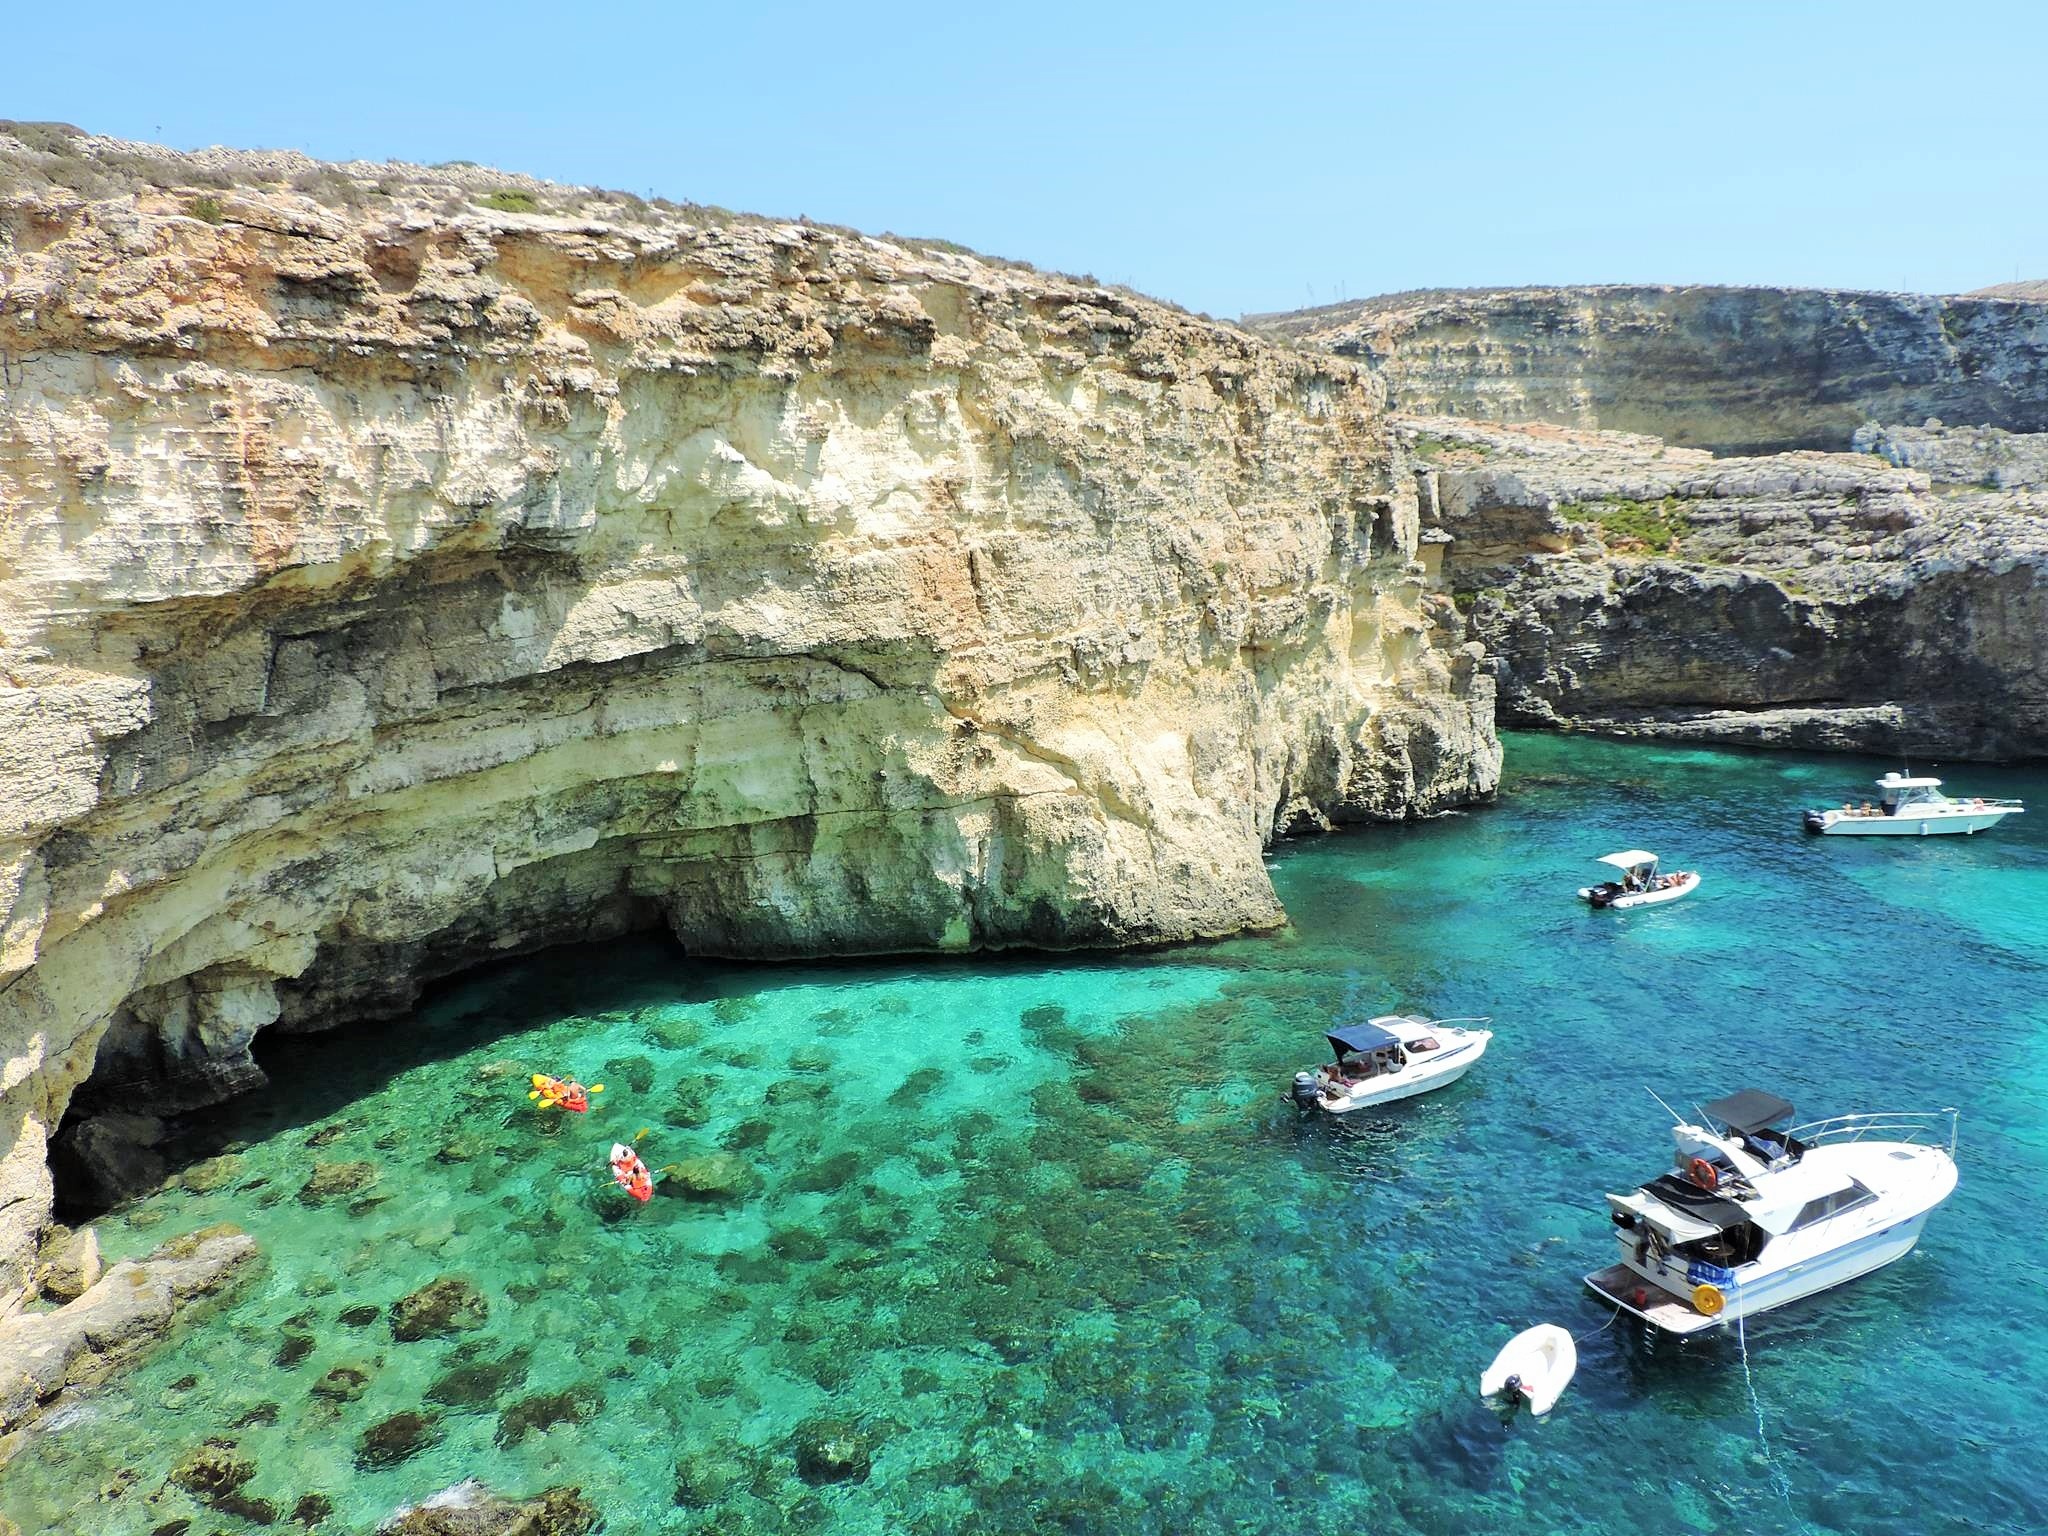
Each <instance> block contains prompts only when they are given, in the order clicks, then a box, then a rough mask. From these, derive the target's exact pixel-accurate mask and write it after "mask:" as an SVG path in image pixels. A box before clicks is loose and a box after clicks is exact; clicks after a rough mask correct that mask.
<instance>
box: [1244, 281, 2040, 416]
mask: <svg viewBox="0 0 2048 1536" xmlns="http://www.w3.org/2000/svg"><path fill="white" fill-rule="evenodd" d="M1246 323H1247V324H1248V325H1250V326H1252V327H1253V328H1254V329H1256V330H1258V331H1260V332H1261V333H1262V334H1266V335H1270V336H1273V337H1275V338H1278V339H1283V340H1289V341H1293V342H1296V343H1298V344H1300V345H1302V346H1306V347H1312V348H1318V349H1322V350H1327V351H1332V352H1335V353H1337V354H1339V355H1341V356H1346V357H1355V358H1358V359H1360V360H1362V361H1365V362H1367V363H1369V364H1370V365H1371V366H1372V367H1373V369H1374V370H1375V371H1376V372H1377V373H1378V374H1379V375H1380V376H1381V377H1382V378H1383V379H1384V380H1385V382H1386V385H1387V389H1388V392H1389V397H1390V399H1391V401H1392V403H1393V405H1394V407H1395V408H1396V409H1398V410H1401V411H1405V412H1410V413H1413V414H1416V415H1443V416H1458V417H1465V418H1469V419H1473V420H1480V421H1499V422H1515V421H1544V422H1553V423H1558V424H1562V425H1567V426H1579V427H1596V428H1602V429H1606V430H1610V431H1620V432H1630V433H1649V434H1653V435H1656V436H1660V437H1663V438H1665V439H1666V440H1668V441H1669V442H1671V443H1673V444H1682V445H1687V446H1696V447H1705V448H1713V449H1717V450H1719V451H1722V452H1727V453H1769V452H1777V451H1781V450H1786V449H1797V448H1828V449H1842V448H1847V447H1848V446H1849V440H1850V436H1851V434H1852V433H1853V432H1854V431H1855V430H1856V429H1857V428H1858V427H1859V426H1861V425H1863V424H1864V423H1865V422H1866V421H1870V420H1873V419H1875V420H1879V421H1886V422H1919V421H1922V420H1924V419H1925V418H1927V417H1929V416H1933V417H1938V418H1940V419H1942V420H1944V421H1950V422H1966V423H1969V424H1971V425H1973V426H1993V427H2003V428H2007V429H2009V430H2013V431H2020V432H2043V431H2048V303H2044V302H2042V301H2041V300H2040V298H2039V297H2038V296H2035V297H2031V298H2030V297H2027V296H2024V295H2023V294H2020V295H2015V296H2003V295H1995V294H1994V295H1984V296H1976V295H1973V296H1966V297H1961V298H1943V297H1932V296H1927V295H1920V294H1898V293H1846V292H1841V291H1837V290H1832V289H1802V288H1715V287H1622V286H1589V287H1575V288H1511V289H1492V290H1485V289H1482V290H1472V291H1467V292H1436V293H1422V294H1395V295H1391V296H1388V297H1385V298H1378V299H1367V300H1363V301H1360V302H1357V303H1352V304H1340V305H1334V306H1330V307H1327V308H1323V309H1312V310H1302V311H1299V312H1296V313H1293V314H1282V315H1255V316H1251V317H1248V319H1247V322H1246Z"/></svg>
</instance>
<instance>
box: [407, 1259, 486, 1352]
mask: <svg viewBox="0 0 2048 1536" xmlns="http://www.w3.org/2000/svg"><path fill="white" fill-rule="evenodd" d="M490 1315H491V1308H490V1304H489V1303H488V1302H487V1301H485V1300H484V1298H483V1294H482V1293H481V1292H480V1291H478V1290H477V1288H476V1287H475V1286H474V1285H472V1284H470V1282H469V1281H467V1280H465V1279H463V1278H462V1277H461V1276H460V1275H443V1276H442V1277H441V1278H440V1279H438V1280H432V1281H429V1282H428V1283H427V1284H425V1285H423V1286H421V1287H420V1288H419V1289H418V1290H416V1291H414V1292H413V1293H412V1294H411V1295H409V1296H401V1297H400V1298H399V1299H398V1300H397V1301H395V1302H393V1303H392V1304H391V1337H392V1338H394V1339H396V1340H398V1342H399V1343H401V1344H412V1343H416V1342H417V1341H419V1340H421V1339H433V1338H441V1337H444V1336H446V1335H448V1334H451V1333H466V1332H469V1331H470V1330H472V1329H476V1328H481V1327H483V1325H484V1323H485V1322H486V1321H488V1319H489V1318H490Z"/></svg>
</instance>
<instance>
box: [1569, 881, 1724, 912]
mask: <svg viewBox="0 0 2048 1536" xmlns="http://www.w3.org/2000/svg"><path fill="white" fill-rule="evenodd" d="M1699 888H1700V877H1699V876H1698V875H1697V874H1693V873H1688V874H1687V875H1686V877H1685V878H1684V879H1683V880H1682V881H1680V882H1679V883H1678V884H1677V885H1667V886H1666V887H1664V889H1663V890H1661V891H1631V892H1630V893H1629V894H1628V895H1626V896H1616V897H1614V898H1613V899H1612V900H1608V901H1600V900H1597V899H1596V898H1595V893H1596V892H1598V891H1601V890H1603V889H1605V887H1603V886H1598V885H1589V886H1585V887H1583V888H1582V889H1581V890H1580V891H1579V899H1580V900H1581V901H1586V902H1591V903H1592V904H1593V906H1594V908H1595V909H1606V908H1612V909H1613V910H1614V911H1617V912H1626V911H1628V910H1629V909H1630V908H1632V907H1654V906H1659V905H1661V904H1662V903H1664V902H1667V901H1676V900H1678V898H1679V897H1681V896H1690V895H1691V894H1692V893H1693V892H1694V891H1696V890H1698V889H1699Z"/></svg>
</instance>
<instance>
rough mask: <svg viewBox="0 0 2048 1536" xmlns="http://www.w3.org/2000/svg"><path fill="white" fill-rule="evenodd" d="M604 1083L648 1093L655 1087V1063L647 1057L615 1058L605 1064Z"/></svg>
mask: <svg viewBox="0 0 2048 1536" xmlns="http://www.w3.org/2000/svg"><path fill="white" fill-rule="evenodd" d="M603 1081H605V1082H607V1083H624V1084H625V1085H626V1086H627V1087H628V1088H630V1089H632V1090H633V1091H634V1092H635V1093H646V1092H648V1091H649V1090H650V1089H652V1088H653V1087H654V1063H653V1062H652V1061H651V1060H649V1059H648V1058H647V1057H645V1056H614V1057H613V1058H612V1059H611V1060H610V1061H608V1062H606V1063H605V1064H604V1078H603Z"/></svg>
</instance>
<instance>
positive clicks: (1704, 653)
mask: <svg viewBox="0 0 2048 1536" xmlns="http://www.w3.org/2000/svg"><path fill="white" fill-rule="evenodd" d="M1402 428H1403V430H1404V432H1405V434H1406V435H1407V436H1408V437H1409V438H1410V440H1411V441H1412V443H1413V444H1414V445H1415V447H1416V449H1417V452H1418V464H1419V466H1420V467H1419V469H1418V474H1419V477H1420V482H1421V495H1422V498H1423V501H1424V503H1425V521H1426V523H1427V525H1428V526H1429V528H1430V529H1432V530H1437V531H1440V532H1441V533H1442V534H1443V535H1444V536H1446V537H1447V538H1448V539H1449V540H1450V541H1451V542H1449V543H1448V544H1447V546H1446V548H1447V550H1448V553H1447V554H1446V555H1445V557H1444V560H1443V568H1442V574H1443V576H1444V578H1445V580H1446V581H1447V582H1448V583H1449V585H1450V586H1451V587H1452V588H1453V589H1454V591H1455V592H1456V593H1457V597H1458V601H1459V603H1460V605H1461V606H1462V607H1463V608H1464V609H1465V610H1466V611H1467V614H1468V617H1469V621H1470V623H1471V626H1472V631H1473V633H1474V635H1475V636H1477V637H1478V638H1480V639H1481V640H1483V642H1484V643H1485V645H1486V646H1487V649H1488V654H1489V658H1490V664H1491V665H1492V666H1493V667H1494V669H1495V671H1496V679H1497V683H1498V686H1499V693H1500V703H1501V711H1502V718H1503V719H1504V720H1509V721H1513V722H1515V723H1519V724H1529V725H1550V726H1567V727H1576V728H1582V729H1593V730H1600V731H1607V732H1616V733H1622V734H1650V735H1659V736H1669V737H1680V738H1685V739H1695V740H1706V741H1724V742H1735V743H1743V744H1749V745H1786V746H1805V747H1820V748H1834V749H1866V750H1873V751H1885V752H1898V751H1904V752H1908V753H1912V754H1915V755H1919V756H1923V757H1930V758H1931V757H1939V758H1943V759H1949V760H1953V759H1956V758H1967V757H1976V758H2016V757H2035V756H2040V755H2042V754H2043V753H2044V752H2048V655H2044V651H2043V647H2042V644H2041V636H2042V635H2043V634H2044V633H2048V581H2044V572H2048V493H2044V492H2043V491H2041V490H2039V489H2023V488H2013V489H2006V490H1995V489H1991V488H1988V487H1987V486H1985V485H1982V484H1965V485H1957V484H1948V483H1937V482H1935V481H1934V480H1932V479H1931V478H1930V476H1929V475H1928V474H1927V472H1926V471H1924V470H1921V469H1913V468H1903V467H1899V466H1897V465H1894V464H1892V463H1890V462H1888V461H1887V460H1886V459H1884V458H1881V457H1878V456H1876V455H1875V454H1869V455H1866V454H1824V453H1792V454H1781V455H1775V456H1771V457H1766V458H1714V457H1712V456H1710V455H1708V454H1706V453H1703V452H1699V451H1696V450H1691V449H1683V448H1676V447H1671V446H1668V445H1666V444H1663V443H1660V442H1659V441H1657V440H1656V439H1654V438H1645V437H1629V436H1623V435H1620V434H1614V433H1593V432H1584V431H1575V430H1572V429H1566V428H1555V427H1546V426H1541V425H1534V426H1524V427H1519V428H1508V427H1493V426H1481V425H1476V424H1473V423H1469V422H1460V421H1453V420H1447V419H1441V418H1406V419H1404V420H1403V422H1402ZM1865 441H1867V442H1869V443H1871V444H1872V445H1873V447H1875V446H1879V445H1884V444H1888V445H1890V446H1891V447H1892V449H1893V450H1894V453H1895V456H1902V457H1912V456H1914V455H1918V456H1919V457H1921V458H1923V459H1928V460H1930V461H1938V462H1953V463H1955V464H1958V465H1960V466H1963V467H1966V468H1967V469H1968V470H1969V472H1970V473H1971V475H1972V477H1973V478H1976V477H1977V476H1978V472H1979V471H1980V470H1981V468H1982V467H1983V465H1984V464H1985V463H1986V462H1989V460H1988V459H1987V458H1986V457H1985V455H1986V454H1994V455H1995V457H1996V460H1997V462H1998V463H2000V464H2003V465H2015V464H2020V465H2023V464H2025V463H2028V462H2030V461H2031V458H2032V455H2033V453H2034V452H2035V449H2034V448H2033V446H2032V442H2033V441H2034V440H2028V439H2006V440H2005V441H2003V442H1999V443H1995V444H1993V446H1992V448H1989V449H1987V448H1985V447H1984V441H1985V440H1984V439H1983V437H1982V435H1981V434H1961V435H1960V436H1958V437H1956V438H1954V439H1953V440H1950V439H1949V438H1947V437H1945V436H1943V435H1942V434H1936V433H1930V432H1928V431H1926V430H1918V429H1916V430H1914V431H1906V430H1903V429H1893V430H1892V431H1890V432H1886V431H1884V430H1881V429H1873V430H1872V431H1870V432H1869V433H1867V434H1865ZM1972 445H1974V446H1972ZM1943 454H1946V455H1947V458H1946V460H1944V459H1943V458H1942V455H1943ZM1427 536H1428V535H1427V534H1426V535H1425V537H1427Z"/></svg>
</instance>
